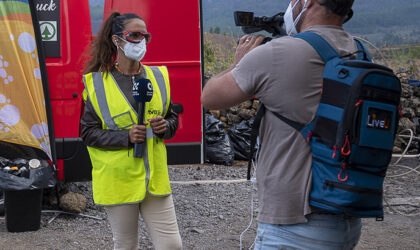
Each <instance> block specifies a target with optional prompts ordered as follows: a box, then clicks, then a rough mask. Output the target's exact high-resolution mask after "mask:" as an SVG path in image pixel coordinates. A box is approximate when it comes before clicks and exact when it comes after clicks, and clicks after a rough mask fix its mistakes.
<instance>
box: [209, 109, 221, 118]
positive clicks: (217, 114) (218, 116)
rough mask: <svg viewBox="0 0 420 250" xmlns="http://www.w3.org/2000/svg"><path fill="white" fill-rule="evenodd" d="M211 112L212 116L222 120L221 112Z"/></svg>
mask: <svg viewBox="0 0 420 250" xmlns="http://www.w3.org/2000/svg"><path fill="white" fill-rule="evenodd" d="M209 112H210V114H212V115H213V116H214V117H216V118H217V119H219V118H220V110H210V111H209Z"/></svg>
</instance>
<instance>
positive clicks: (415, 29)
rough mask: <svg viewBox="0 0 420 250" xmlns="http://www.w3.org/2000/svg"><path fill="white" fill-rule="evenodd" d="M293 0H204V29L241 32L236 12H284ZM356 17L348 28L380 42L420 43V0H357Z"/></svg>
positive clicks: (375, 41)
mask: <svg viewBox="0 0 420 250" xmlns="http://www.w3.org/2000/svg"><path fill="white" fill-rule="evenodd" d="M289 2H290V1H289V0H275V1H274V0H229V1H225V0H203V25H204V30H205V31H209V30H210V28H211V27H213V28H215V27H220V30H221V33H227V34H233V35H237V34H238V33H241V31H240V29H239V28H238V27H236V26H235V24H234V20H233V12H234V11H236V10H242V11H253V12H255V14H256V15H257V16H261V15H265V16H272V15H274V14H276V13H278V12H284V11H285V10H286V8H287V5H288V4H289ZM353 10H354V16H353V18H352V19H351V20H350V21H349V22H348V23H346V24H345V26H344V27H345V28H346V29H347V30H348V31H349V32H351V33H352V34H354V35H358V36H362V37H364V38H366V39H368V40H370V41H372V42H374V43H375V44H376V45H379V46H383V45H395V44H408V43H416V42H420V18H418V13H419V12H420V1H418V0H369V1H363V0H358V1H357V0H356V1H355V3H354V5H353Z"/></svg>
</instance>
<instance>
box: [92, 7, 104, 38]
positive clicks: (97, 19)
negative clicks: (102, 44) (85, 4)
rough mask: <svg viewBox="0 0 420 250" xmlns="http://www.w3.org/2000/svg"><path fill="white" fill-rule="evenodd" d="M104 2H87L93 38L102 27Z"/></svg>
mask: <svg viewBox="0 0 420 250" xmlns="http://www.w3.org/2000/svg"><path fill="white" fill-rule="evenodd" d="M104 4H105V0H89V9H90V22H91V23H92V35H93V36H95V35H96V34H97V33H98V32H99V29H100V28H101V25H102V19H103V17H104Z"/></svg>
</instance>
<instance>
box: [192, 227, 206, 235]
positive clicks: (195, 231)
mask: <svg viewBox="0 0 420 250" xmlns="http://www.w3.org/2000/svg"><path fill="white" fill-rule="evenodd" d="M190 232H193V233H198V234H203V233H204V231H203V230H201V229H198V228H195V227H194V228H191V229H190Z"/></svg>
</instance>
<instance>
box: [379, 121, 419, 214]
mask: <svg viewBox="0 0 420 250" xmlns="http://www.w3.org/2000/svg"><path fill="white" fill-rule="evenodd" d="M406 131H408V132H410V135H401V134H402V133H404V132H406ZM398 136H399V137H402V138H409V141H408V143H407V146H406V147H405V149H404V151H403V152H402V154H401V155H392V156H393V157H398V160H397V161H395V162H394V163H392V164H391V166H392V167H402V168H406V169H409V171H407V172H405V173H402V174H396V175H391V176H386V177H385V178H396V177H401V176H404V175H408V174H409V173H411V172H415V173H417V174H419V175H420V171H418V170H417V169H419V168H420V165H418V166H417V167H414V168H413V167H409V166H405V165H400V164H398V163H399V162H400V161H401V160H402V159H403V158H404V157H417V156H418V155H406V154H407V151H408V149H409V148H410V146H411V143H412V142H413V139H417V140H420V137H415V136H414V132H413V130H411V129H405V130H403V131H401V132H400V134H399V135H398ZM383 200H384V202H385V204H386V205H387V207H388V208H389V209H390V210H391V211H393V212H394V213H397V214H400V215H402V216H407V217H412V216H419V215H420V213H416V214H407V213H403V212H400V211H398V210H397V209H394V208H392V206H391V204H389V202H388V200H387V199H386V198H385V196H384V197H383Z"/></svg>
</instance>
